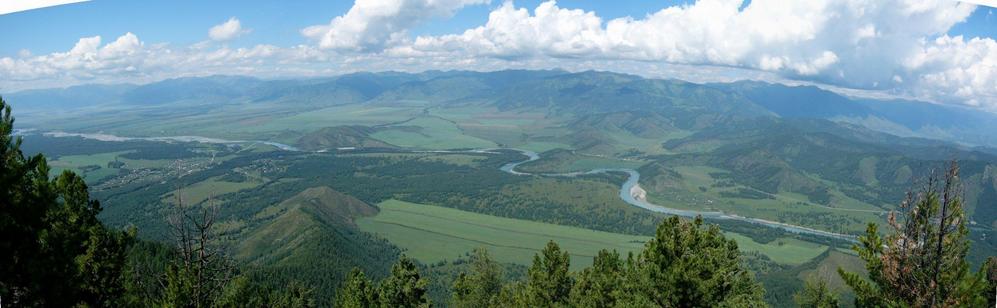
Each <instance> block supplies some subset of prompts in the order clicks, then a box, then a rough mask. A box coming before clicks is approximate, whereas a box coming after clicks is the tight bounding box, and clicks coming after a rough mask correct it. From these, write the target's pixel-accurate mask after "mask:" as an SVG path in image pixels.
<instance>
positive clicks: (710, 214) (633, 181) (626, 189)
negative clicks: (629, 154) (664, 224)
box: [499, 148, 856, 241]
mask: <svg viewBox="0 0 997 308" xmlns="http://www.w3.org/2000/svg"><path fill="white" fill-rule="evenodd" d="M509 150H515V151H519V152H520V153H523V155H526V156H527V159H526V160H523V161H518V162H512V163H508V164H505V165H503V166H502V167H501V168H499V169H500V170H502V171H505V172H508V173H510V174H515V175H539V176H555V177H574V176H579V175H588V174H598V173H607V172H623V173H626V174H628V175H629V177H628V178H627V180H626V182H623V185H621V186H620V199H623V201H624V202H626V203H629V204H630V205H633V206H636V207H639V208H643V209H646V210H649V211H652V212H658V213H664V214H668V215H677V216H682V217H696V216H702V217H703V218H710V219H717V220H735V221H743V222H749V223H753V224H758V225H762V226H766V227H771V228H778V229H782V230H785V231H787V232H792V233H798V234H810V235H817V236H823V237H829V238H834V239H841V240H848V241H855V239H856V237H855V236H853V235H848V234H841V233H834V232H829V231H824V230H817V229H813V228H807V227H803V226H797V225H791V224H787V223H781V222H777V221H771V220H765V219H760V218H750V217H744V216H740V215H736V214H726V213H724V212H720V211H695V210H681V209H674V208H669V207H664V206H660V205H657V204H653V203H650V202H648V201H647V198H646V196H647V192H646V191H644V189H643V188H641V187H640V172H637V170H634V169H628V168H600V169H593V170H590V171H584V172H569V173H536V174H534V173H527V172H521V171H516V167H518V166H519V165H522V164H525V163H528V162H531V161H535V160H538V159H540V154H538V153H536V152H534V151H529V150H523V149H511V148H510V149H509Z"/></svg>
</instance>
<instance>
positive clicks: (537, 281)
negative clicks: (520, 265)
mask: <svg viewBox="0 0 997 308" xmlns="http://www.w3.org/2000/svg"><path fill="white" fill-rule="evenodd" d="M570 264H571V257H570V256H568V253H567V252H562V251H561V248H560V247H558V246H557V243H554V241H550V242H547V246H546V247H544V250H543V251H541V252H540V253H539V254H537V255H534V256H533V265H532V266H530V268H529V270H528V271H527V279H528V280H527V282H526V290H525V301H526V304H527V305H528V306H531V307H546V306H556V305H563V304H566V303H567V302H568V296H569V294H570V293H571V285H572V284H573V283H574V281H573V279H572V278H571V275H570V274H569V273H568V267H569V266H570Z"/></svg>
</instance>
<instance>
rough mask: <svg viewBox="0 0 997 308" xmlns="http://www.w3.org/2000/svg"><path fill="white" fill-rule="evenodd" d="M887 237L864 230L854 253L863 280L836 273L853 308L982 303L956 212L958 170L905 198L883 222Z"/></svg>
mask: <svg viewBox="0 0 997 308" xmlns="http://www.w3.org/2000/svg"><path fill="white" fill-rule="evenodd" d="M888 222H889V225H890V227H891V229H892V230H891V232H890V233H889V234H888V235H887V236H886V237H885V238H884V237H882V236H880V234H879V229H878V227H877V226H876V225H875V224H869V226H868V228H867V229H866V234H865V236H862V237H861V238H860V239H859V241H860V243H859V244H857V245H855V248H854V249H855V250H856V251H857V252H858V253H859V257H861V258H862V259H863V260H864V261H865V262H866V269H867V270H868V272H869V279H868V280H866V279H864V278H862V277H861V276H860V275H858V274H855V273H849V272H845V271H844V270H842V269H838V272H839V274H840V275H841V277H842V278H843V279H844V280H845V282H846V283H847V284H848V286H849V287H851V288H852V289H853V290H854V291H855V293H856V299H855V301H856V302H855V304H856V305H857V306H859V307H883V306H912V307H955V306H960V307H961V306H976V307H979V306H981V305H984V304H985V303H986V300H987V299H985V298H983V296H982V295H983V294H984V293H985V292H986V291H985V290H984V289H983V288H984V287H986V282H985V278H984V277H983V275H982V274H980V275H976V274H973V273H971V272H970V270H969V263H967V262H966V259H965V258H966V254H967V252H968V251H969V240H968V239H967V234H968V230H967V229H966V221H965V217H964V213H963V209H962V191H961V188H960V184H959V165H958V164H957V163H956V162H954V161H953V162H952V163H951V165H950V166H949V168H948V171H947V172H946V173H945V175H944V178H943V179H939V178H938V177H936V176H931V177H929V178H928V180H927V183H926V184H925V186H924V187H923V188H922V189H921V190H920V191H918V192H916V193H914V192H909V193H908V194H907V197H906V199H905V200H904V201H903V202H902V203H901V204H900V208H899V210H898V211H896V212H892V213H890V216H889V219H888Z"/></svg>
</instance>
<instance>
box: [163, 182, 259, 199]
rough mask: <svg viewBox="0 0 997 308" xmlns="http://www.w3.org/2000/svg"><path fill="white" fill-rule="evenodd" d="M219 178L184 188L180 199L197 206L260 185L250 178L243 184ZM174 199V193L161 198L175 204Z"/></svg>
mask: <svg viewBox="0 0 997 308" xmlns="http://www.w3.org/2000/svg"><path fill="white" fill-rule="evenodd" d="M220 178H221V177H220V176H216V177H213V178H209V179H207V180H204V181H200V182H197V183H195V184H193V185H189V186H186V187H184V188H183V193H182V196H181V198H182V199H183V201H184V203H185V204H198V203H201V202H204V201H205V200H208V199H209V198H217V197H218V196H220V195H224V194H227V193H232V192H237V191H240V190H244V189H250V188H253V187H256V186H259V185H260V184H261V182H260V181H259V180H257V179H255V178H250V179H248V180H247V181H244V182H227V181H223V180H221V179H220ZM175 198H176V195H175V192H170V193H167V194H166V195H164V196H163V201H165V202H175Z"/></svg>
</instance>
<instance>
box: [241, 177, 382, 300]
mask: <svg viewBox="0 0 997 308" xmlns="http://www.w3.org/2000/svg"><path fill="white" fill-rule="evenodd" d="M377 212H378V210H377V208H375V207H373V206H370V205H368V204H366V203H364V202H363V201H360V200H358V199H356V198H353V197H351V196H349V195H345V194H343V193H340V192H338V191H335V190H333V189H331V188H329V187H325V186H321V187H313V188H309V189H306V190H304V191H302V192H300V193H298V194H297V195H295V196H293V197H291V198H289V199H287V200H285V201H284V202H281V203H280V204H277V205H273V206H270V207H267V208H265V209H263V210H262V211H260V212H259V213H257V214H256V215H255V216H254V217H253V218H252V219H251V220H250V221H248V222H247V223H246V224H247V225H248V226H249V227H247V228H246V229H244V230H243V231H242V232H239V233H238V234H237V235H236V236H235V237H236V239H235V240H234V247H233V251H234V254H235V257H236V259H238V260H241V261H244V262H246V264H249V267H250V268H251V270H250V274H251V275H253V276H254V277H256V279H258V280H260V281H264V282H266V283H269V284H273V285H274V286H281V285H286V283H289V282H290V281H292V280H298V281H302V282H306V283H308V284H309V285H314V286H317V287H318V289H319V290H318V292H317V294H319V295H321V296H323V297H329V298H331V297H332V296H333V294H334V292H335V290H336V288H337V287H338V283H339V282H340V281H342V278H343V277H345V275H346V274H347V273H349V271H350V270H351V269H352V268H354V267H359V268H362V269H364V271H366V272H367V273H371V274H373V275H375V277H380V276H383V275H385V274H386V273H387V270H388V268H389V267H390V265H391V264H392V263H393V262H394V261H395V259H396V258H397V257H398V254H399V251H398V249H397V248H396V247H394V246H393V245H391V244H389V243H387V242H386V241H384V240H381V239H378V238H376V237H374V236H371V235H368V234H366V233H362V232H360V231H358V230H357V228H356V225H355V223H354V220H355V219H357V218H360V217H367V216H372V215H375V214H377Z"/></svg>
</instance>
